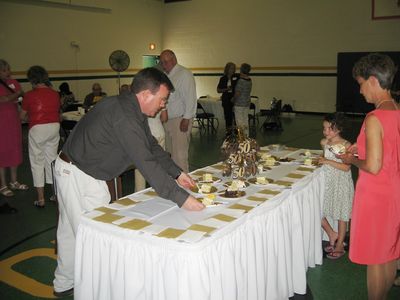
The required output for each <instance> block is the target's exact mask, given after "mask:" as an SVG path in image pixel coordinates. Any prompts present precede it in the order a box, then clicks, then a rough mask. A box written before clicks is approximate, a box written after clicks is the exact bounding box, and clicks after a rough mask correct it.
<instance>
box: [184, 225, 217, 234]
mask: <svg viewBox="0 0 400 300" xmlns="http://www.w3.org/2000/svg"><path fill="white" fill-rule="evenodd" d="M216 229H217V228H215V227H210V226H205V225H201V224H193V225H191V226H190V227H189V228H188V230H194V231H201V232H206V233H211V232H213V231H214V230H216Z"/></svg>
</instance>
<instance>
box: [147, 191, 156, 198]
mask: <svg viewBox="0 0 400 300" xmlns="http://www.w3.org/2000/svg"><path fill="white" fill-rule="evenodd" d="M143 194H144V195H147V196H151V197H157V196H158V194H157V192H156V191H147V192H145V193H143Z"/></svg>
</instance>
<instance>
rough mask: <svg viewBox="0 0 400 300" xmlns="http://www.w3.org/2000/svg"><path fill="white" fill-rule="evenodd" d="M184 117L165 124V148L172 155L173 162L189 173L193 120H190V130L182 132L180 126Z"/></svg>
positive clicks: (170, 120)
mask: <svg viewBox="0 0 400 300" xmlns="http://www.w3.org/2000/svg"><path fill="white" fill-rule="evenodd" d="M181 121H182V117H180V118H174V119H169V120H168V121H167V122H165V123H164V124H163V125H164V129H165V148H166V150H167V151H168V152H169V153H171V158H172V160H173V161H174V162H175V163H176V164H177V165H178V166H179V167H180V168H181V169H182V170H183V172H185V173H188V172H189V145H190V134H191V131H192V125H193V119H190V120H189V126H188V130H187V131H186V132H182V131H181V130H180V124H181Z"/></svg>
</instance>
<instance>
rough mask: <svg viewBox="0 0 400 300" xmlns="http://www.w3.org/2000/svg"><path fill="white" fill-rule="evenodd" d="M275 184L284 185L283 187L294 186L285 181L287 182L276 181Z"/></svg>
mask: <svg viewBox="0 0 400 300" xmlns="http://www.w3.org/2000/svg"><path fill="white" fill-rule="evenodd" d="M274 184H277V185H283V186H292V185H293V182H290V181H285V180H277V181H274Z"/></svg>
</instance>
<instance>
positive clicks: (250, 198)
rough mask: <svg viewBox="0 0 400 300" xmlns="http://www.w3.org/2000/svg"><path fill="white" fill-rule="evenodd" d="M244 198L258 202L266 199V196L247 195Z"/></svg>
mask: <svg viewBox="0 0 400 300" xmlns="http://www.w3.org/2000/svg"><path fill="white" fill-rule="evenodd" d="M246 199H248V200H251V201H258V202H264V201H267V200H268V198H263V197H257V196H249V197H247V198H246Z"/></svg>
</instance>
